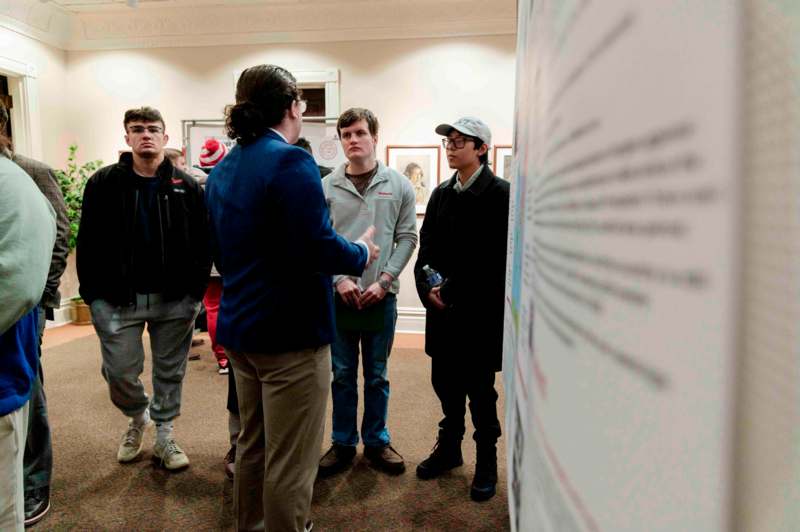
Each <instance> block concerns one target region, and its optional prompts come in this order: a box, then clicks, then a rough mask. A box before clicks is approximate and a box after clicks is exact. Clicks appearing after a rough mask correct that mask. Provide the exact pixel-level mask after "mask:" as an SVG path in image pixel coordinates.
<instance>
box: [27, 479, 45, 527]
mask: <svg viewBox="0 0 800 532" xmlns="http://www.w3.org/2000/svg"><path fill="white" fill-rule="evenodd" d="M49 510H50V488H39V489H38V490H31V491H29V492H26V493H25V526H31V525H34V524H36V523H38V522H39V521H41V520H42V518H43V517H44V516H45V515H46V514H47V512H48V511H49Z"/></svg>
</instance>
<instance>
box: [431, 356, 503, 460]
mask: <svg viewBox="0 0 800 532" xmlns="http://www.w3.org/2000/svg"><path fill="white" fill-rule="evenodd" d="M464 366H465V364H464V361H463V360H454V359H451V358H448V357H436V356H434V357H432V363H431V383H432V384H433V390H434V391H435V392H436V396H437V397H438V398H439V401H440V402H441V403H442V412H443V413H444V418H442V420H441V421H440V422H439V439H440V440H447V441H453V440H456V441H459V442H460V441H461V439H462V438H463V437H464V432H465V427H464V416H465V414H466V401H467V398H469V411H470V413H471V414H472V424H473V425H474V426H475V433H474V434H473V435H472V437H473V439H474V440H475V442H476V443H477V444H478V446H479V447H480V446H483V445H494V444H495V443H496V442H497V438H499V437H500V432H501V431H500V421H498V419H497V391H495V389H494V375H495V372H494V370H492V369H483V368H481V369H477V368H471V367H464Z"/></svg>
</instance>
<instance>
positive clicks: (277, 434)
mask: <svg viewBox="0 0 800 532" xmlns="http://www.w3.org/2000/svg"><path fill="white" fill-rule="evenodd" d="M227 353H228V358H229V359H230V360H231V361H232V363H233V364H232V365H233V371H234V376H235V378H236V391H237V393H238V396H239V414H240V416H241V421H242V431H241V433H240V434H239V441H238V445H237V447H236V474H235V475H234V485H233V512H234V515H235V516H236V528H237V529H238V530H266V531H268V532H269V531H271V532H288V531H302V530H304V529H305V523H306V521H307V520H308V516H309V511H310V508H311V497H312V495H313V493H314V479H315V478H316V475H317V467H318V462H319V451H320V446H321V445H322V437H323V432H324V430H325V407H326V403H327V401H328V390H329V389H330V381H331V351H330V346H327V345H326V346H324V347H321V348H317V349H306V350H303V351H293V352H287V353H280V354H263V353H238V352H235V351H227Z"/></svg>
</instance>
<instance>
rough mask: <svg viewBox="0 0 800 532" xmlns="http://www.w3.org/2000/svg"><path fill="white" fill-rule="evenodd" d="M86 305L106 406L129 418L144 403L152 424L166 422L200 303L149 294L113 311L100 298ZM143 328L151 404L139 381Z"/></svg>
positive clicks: (176, 410)
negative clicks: (146, 338)
mask: <svg viewBox="0 0 800 532" xmlns="http://www.w3.org/2000/svg"><path fill="white" fill-rule="evenodd" d="M91 307H92V323H94V328H95V331H97V336H98V337H99V338H100V348H101V352H102V354H103V369H102V374H103V377H104V378H105V379H106V382H108V388H109V391H110V393H111V402H112V403H114V405H115V406H116V407H117V408H119V409H120V410H121V411H122V413H123V414H125V415H126V416H129V417H133V416H135V415H137V414H141V413H142V412H144V411H145V409H146V408H147V407H148V404H149V405H150V417H151V418H152V419H153V420H154V421H170V420H171V419H173V418H175V417H177V416H178V415H180V410H181V385H182V384H183V376H184V374H185V373H186V356H187V354H188V352H189V345H190V344H191V342H192V333H193V331H194V320H195V318H196V317H197V313H198V312H199V311H200V302H199V301H195V300H193V299H192V298H190V297H188V296H187V297H185V298H183V299H181V300H179V301H162V299H161V297H160V296H159V295H158V294H149V297H148V296H143V295H139V296H138V297H137V302H136V305H135V306H132V307H115V306H113V305H111V304H109V303H107V302H106V301H103V300H95V301H92V305H91ZM145 324H147V331H148V333H150V347H151V350H152V353H153V400H152V401H150V400H149V399H148V397H147V394H146V393H145V391H144V385H143V384H142V381H141V379H140V378H139V376H140V375H141V374H142V371H143V370H144V346H143V344H142V333H143V332H144V326H145Z"/></svg>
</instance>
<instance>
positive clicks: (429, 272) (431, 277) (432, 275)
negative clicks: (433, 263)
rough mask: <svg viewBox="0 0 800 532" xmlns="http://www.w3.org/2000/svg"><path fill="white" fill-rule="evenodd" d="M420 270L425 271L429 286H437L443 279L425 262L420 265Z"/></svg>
mask: <svg viewBox="0 0 800 532" xmlns="http://www.w3.org/2000/svg"><path fill="white" fill-rule="evenodd" d="M422 271H423V272H425V277H426V278H427V280H428V286H429V287H431V288H433V287H436V286H439V285H440V284H442V282H443V281H444V279H442V274H441V273H439V272H437V271H436V270H434V269H433V268H431V267H430V266H428V265H427V264H426V265H425V266H423V267H422Z"/></svg>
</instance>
